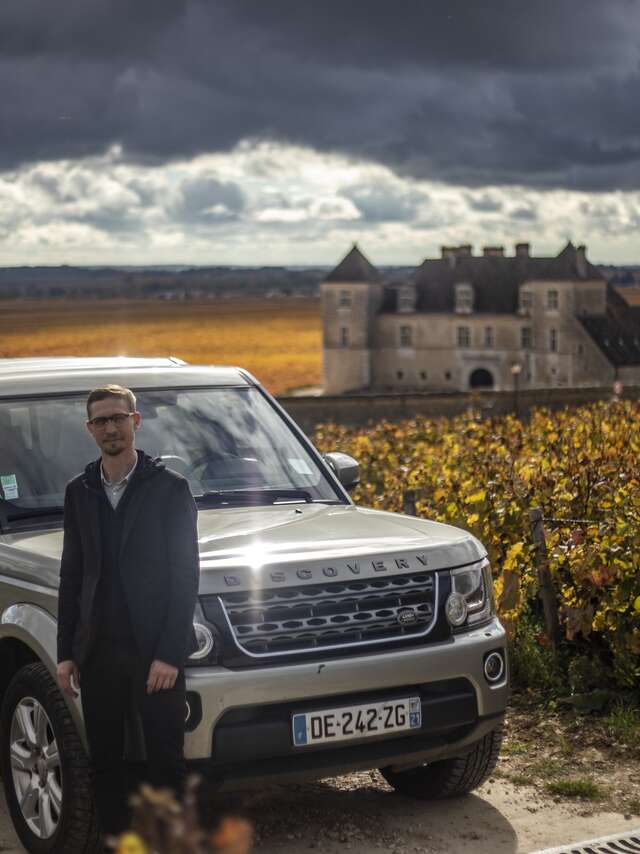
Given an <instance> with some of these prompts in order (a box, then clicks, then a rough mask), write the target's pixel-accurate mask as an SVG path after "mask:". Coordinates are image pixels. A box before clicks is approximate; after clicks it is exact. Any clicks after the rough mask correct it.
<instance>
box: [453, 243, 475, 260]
mask: <svg viewBox="0 0 640 854" xmlns="http://www.w3.org/2000/svg"><path fill="white" fill-rule="evenodd" d="M455 252H456V255H457V256H458V258H469V257H470V256H471V244H470V243H461V244H460V246H458V247H457V249H456V250H455Z"/></svg>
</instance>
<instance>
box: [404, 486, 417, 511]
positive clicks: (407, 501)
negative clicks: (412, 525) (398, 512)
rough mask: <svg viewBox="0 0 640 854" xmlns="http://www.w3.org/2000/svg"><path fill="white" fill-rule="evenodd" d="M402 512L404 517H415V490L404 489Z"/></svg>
mask: <svg viewBox="0 0 640 854" xmlns="http://www.w3.org/2000/svg"><path fill="white" fill-rule="evenodd" d="M402 512H403V513H404V515H405V516H415V515H416V492H415V489H405V491H404V492H403V493H402Z"/></svg>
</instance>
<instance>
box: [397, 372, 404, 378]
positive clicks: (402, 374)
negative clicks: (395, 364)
mask: <svg viewBox="0 0 640 854" xmlns="http://www.w3.org/2000/svg"><path fill="white" fill-rule="evenodd" d="M396 377H397V379H399V380H401V379H403V377H404V371H396Z"/></svg>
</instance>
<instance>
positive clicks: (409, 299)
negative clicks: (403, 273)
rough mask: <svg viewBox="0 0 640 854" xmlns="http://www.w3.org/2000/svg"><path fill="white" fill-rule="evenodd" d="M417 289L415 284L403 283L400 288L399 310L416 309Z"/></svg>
mask: <svg viewBox="0 0 640 854" xmlns="http://www.w3.org/2000/svg"><path fill="white" fill-rule="evenodd" d="M415 308H416V289H415V287H414V286H413V285H402V287H401V288H400V289H399V290H398V311H401V312H406V311H415Z"/></svg>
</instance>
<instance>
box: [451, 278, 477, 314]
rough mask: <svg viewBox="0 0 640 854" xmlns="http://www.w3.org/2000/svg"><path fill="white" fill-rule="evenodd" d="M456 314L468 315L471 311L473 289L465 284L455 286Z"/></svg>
mask: <svg viewBox="0 0 640 854" xmlns="http://www.w3.org/2000/svg"><path fill="white" fill-rule="evenodd" d="M455 294H456V312H458V314H470V313H471V312H472V311H473V287H472V286H471V285H469V284H467V283H466V282H464V283H461V284H458V285H456V288H455Z"/></svg>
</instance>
